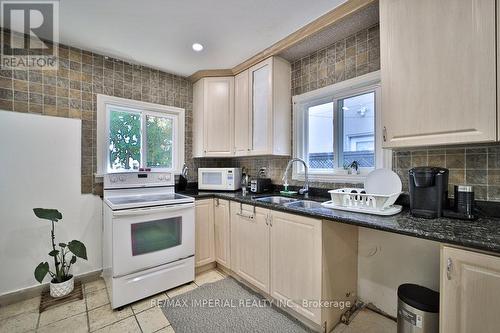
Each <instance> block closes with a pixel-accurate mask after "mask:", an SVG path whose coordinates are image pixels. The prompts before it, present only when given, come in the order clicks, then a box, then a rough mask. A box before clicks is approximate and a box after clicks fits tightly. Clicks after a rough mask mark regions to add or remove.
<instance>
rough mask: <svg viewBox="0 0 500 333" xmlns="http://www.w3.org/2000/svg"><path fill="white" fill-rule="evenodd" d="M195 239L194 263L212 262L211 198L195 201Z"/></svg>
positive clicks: (213, 258) (213, 255)
mask: <svg viewBox="0 0 500 333" xmlns="http://www.w3.org/2000/svg"><path fill="white" fill-rule="evenodd" d="M195 240H196V242H195V265H196V266H203V265H206V264H209V263H211V262H214V261H215V249H214V202H213V199H208V200H198V201H196V214H195Z"/></svg>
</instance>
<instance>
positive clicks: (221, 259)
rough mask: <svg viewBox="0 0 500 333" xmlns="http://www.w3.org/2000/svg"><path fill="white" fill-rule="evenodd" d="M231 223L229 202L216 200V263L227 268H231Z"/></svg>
mask: <svg viewBox="0 0 500 333" xmlns="http://www.w3.org/2000/svg"><path fill="white" fill-rule="evenodd" d="M229 221H230V214H229V201H227V200H222V199H217V198H216V199H214V227H215V229H214V231H215V237H214V238H215V239H214V241H215V261H217V264H220V265H222V266H224V267H226V268H231V265H230V253H231V252H230V237H231V235H230V226H229Z"/></svg>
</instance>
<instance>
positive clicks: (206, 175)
mask: <svg viewBox="0 0 500 333" xmlns="http://www.w3.org/2000/svg"><path fill="white" fill-rule="evenodd" d="M198 188H199V189H200V190H223V191H224V190H228V185H227V171H226V170H217V169H210V168H208V169H204V168H198Z"/></svg>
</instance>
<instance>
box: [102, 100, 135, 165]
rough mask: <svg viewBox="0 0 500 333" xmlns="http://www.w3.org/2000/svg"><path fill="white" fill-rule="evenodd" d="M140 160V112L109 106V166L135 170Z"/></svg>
mask: <svg viewBox="0 0 500 333" xmlns="http://www.w3.org/2000/svg"><path fill="white" fill-rule="evenodd" d="M140 161H141V114H140V113H136V112H128V111H123V110H122V109H116V108H112V107H110V108H109V168H110V169H111V171H118V170H137V169H139V165H140Z"/></svg>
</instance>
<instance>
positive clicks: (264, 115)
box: [249, 58, 273, 155]
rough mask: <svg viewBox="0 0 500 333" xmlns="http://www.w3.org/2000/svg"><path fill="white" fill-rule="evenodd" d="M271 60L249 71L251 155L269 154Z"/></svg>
mask: <svg viewBox="0 0 500 333" xmlns="http://www.w3.org/2000/svg"><path fill="white" fill-rule="evenodd" d="M272 67H273V62H272V58H269V59H268V60H265V61H263V62H261V63H259V64H257V65H255V66H254V67H252V68H250V69H249V75H250V84H251V89H250V92H251V103H252V108H251V110H252V152H251V153H252V155H260V154H269V153H270V148H271V147H272V121H273V118H272V112H273V109H272V100H273V99H272V94H273V91H272V73H273V68H272Z"/></svg>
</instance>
